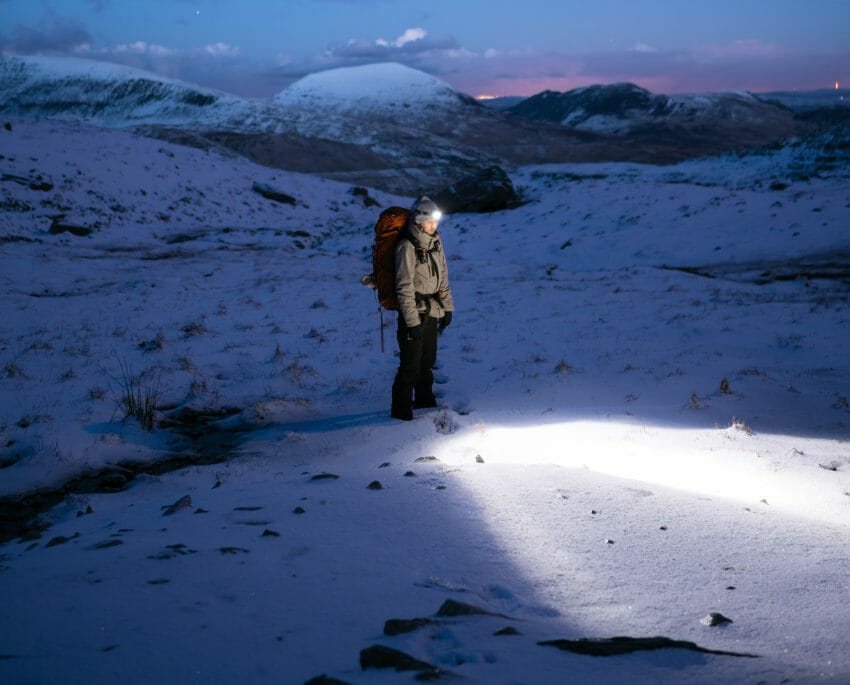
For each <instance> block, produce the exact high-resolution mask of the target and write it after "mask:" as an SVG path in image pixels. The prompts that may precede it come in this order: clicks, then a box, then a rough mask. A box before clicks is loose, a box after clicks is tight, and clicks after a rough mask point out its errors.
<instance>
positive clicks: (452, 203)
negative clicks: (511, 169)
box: [430, 166, 520, 214]
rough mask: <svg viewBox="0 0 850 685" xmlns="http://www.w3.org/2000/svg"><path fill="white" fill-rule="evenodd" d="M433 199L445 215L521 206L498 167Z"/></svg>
mask: <svg viewBox="0 0 850 685" xmlns="http://www.w3.org/2000/svg"><path fill="white" fill-rule="evenodd" d="M430 197H431V199H432V200H434V202H436V203H437V205H438V206H439V207H440V209H441V210H442V211H443V212H444V213H446V214H454V213H456V212H479V213H480V212H497V211H499V210H502V209H510V208H512V207H517V206H519V204H520V199H519V196H518V195H517V193H516V190H514V185H513V183H511V179H510V178H509V177H508V175H507V174H506V173H505V171H504V170H503V169H502V168H501V167H498V166H491V167H489V168H487V169H484V170H483V171H481V172H479V173H477V174H474V175H472V176H467V177H465V178H462V179H461V180H459V181H457V182H456V183H453V184H452V185H450V186H449V187H448V188H444V189H443V190H441V191H439V192H438V193H434V194H433V195H430Z"/></svg>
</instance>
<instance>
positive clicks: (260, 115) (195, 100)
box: [0, 56, 280, 131]
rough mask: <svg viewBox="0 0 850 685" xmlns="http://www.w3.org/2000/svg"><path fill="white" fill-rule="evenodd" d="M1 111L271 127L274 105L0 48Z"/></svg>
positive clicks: (118, 122) (111, 67)
mask: <svg viewBox="0 0 850 685" xmlns="http://www.w3.org/2000/svg"><path fill="white" fill-rule="evenodd" d="M0 113H2V114H16V115H21V116H40V117H56V118H61V119H76V120H79V121H87V122H90V123H94V124H97V125H101V126H107V127H111V128H126V127H132V126H140V125H145V124H156V125H167V126H177V127H193V128H226V129H232V130H245V131H260V130H263V131H267V130H274V129H275V128H277V127H278V126H279V124H280V122H279V119H278V117H277V110H276V108H274V107H271V106H269V105H268V104H264V103H258V102H255V101H251V100H246V99H244V98H240V97H237V96H235V95H229V94H227V93H222V92H220V91H216V90H212V89H210V88H202V87H200V86H193V85H191V84H187V83H184V82H182V81H176V80H173V79H167V78H163V77H161V76H157V75H156V74H152V73H150V72H147V71H143V70H141V69H134V68H132V67H126V66H122V65H117V64H109V63H106V62H97V61H93V60H84V59H73V58H65V57H63V58H58V57H16V56H0Z"/></svg>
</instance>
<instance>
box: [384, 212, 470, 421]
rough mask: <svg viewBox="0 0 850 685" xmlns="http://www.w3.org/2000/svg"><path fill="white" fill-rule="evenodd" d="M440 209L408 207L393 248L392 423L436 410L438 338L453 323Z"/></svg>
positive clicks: (452, 308) (452, 306)
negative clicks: (394, 346)
mask: <svg viewBox="0 0 850 685" xmlns="http://www.w3.org/2000/svg"><path fill="white" fill-rule="evenodd" d="M440 217H441V213H440V209H439V208H438V207H437V205H436V204H435V203H434V201H433V200H431V199H430V198H428V197H426V196H422V197H420V198H419V199H418V200H416V202H414V203H413V207H412V208H411V215H410V218H409V219H408V221H407V225H406V226H405V227H404V228H403V229H402V231H403V232H405V233H406V235H404V236H403V237H402V239H401V240H399V241H398V243H397V244H396V247H395V272H396V275H395V294H396V297H397V298H398V330H397V333H396V338H397V340H398V352H399V365H398V371H397V372H396V376H395V380H394V381H393V396H392V410H391V412H390V414H391V415H392V416H393V418H396V419H401V420H403V421H410V420H411V419H413V409H419V408H425V407H436V406H437V400H436V398H435V397H434V390H433V387H432V386H433V383H434V373H433V368H434V364H435V363H436V361H437V336H438V334H440V333H442V332H443V331H444V330H445V329H446V327H447V326H448V325H449V324H450V323H451V322H452V312H453V311H454V308H455V306H454V301H453V300H452V290H451V286H450V285H449V273H448V266H447V264H446V255H445V253H444V252H443V246H442V241H441V240H440V235H439V233H437V222H438V221H439V220H440Z"/></svg>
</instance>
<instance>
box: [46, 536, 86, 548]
mask: <svg viewBox="0 0 850 685" xmlns="http://www.w3.org/2000/svg"><path fill="white" fill-rule="evenodd" d="M78 537H80V534H79V533H74V534H73V535H72V536H71V537H69V538H68V537H65V536H64V535H57V536H56V537H55V538H51V540H50V542H48V543H47V544H46V545H45V547H55V546H56V545H64V544H65V543H66V542H70V541H71V540H75V539H76V538H78Z"/></svg>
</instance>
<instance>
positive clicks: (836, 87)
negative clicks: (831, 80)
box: [835, 80, 838, 90]
mask: <svg viewBox="0 0 850 685" xmlns="http://www.w3.org/2000/svg"><path fill="white" fill-rule="evenodd" d="M835 90H838V81H837V80H836V81H835Z"/></svg>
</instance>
